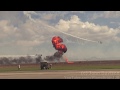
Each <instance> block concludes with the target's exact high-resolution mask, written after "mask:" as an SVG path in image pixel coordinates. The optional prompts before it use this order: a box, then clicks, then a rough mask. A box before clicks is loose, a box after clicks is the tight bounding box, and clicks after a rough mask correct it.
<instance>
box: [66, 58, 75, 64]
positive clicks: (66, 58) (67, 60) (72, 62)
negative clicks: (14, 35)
mask: <svg viewBox="0 0 120 90" xmlns="http://www.w3.org/2000/svg"><path fill="white" fill-rule="evenodd" d="M64 58H65V61H66V62H67V63H74V62H70V61H68V59H67V58H66V57H64Z"/></svg>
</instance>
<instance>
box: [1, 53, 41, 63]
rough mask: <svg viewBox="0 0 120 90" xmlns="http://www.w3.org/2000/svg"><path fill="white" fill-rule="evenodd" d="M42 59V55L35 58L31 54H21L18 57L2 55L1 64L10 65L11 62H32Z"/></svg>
mask: <svg viewBox="0 0 120 90" xmlns="http://www.w3.org/2000/svg"><path fill="white" fill-rule="evenodd" d="M41 60H42V55H37V56H36V57H35V58H32V57H31V56H29V55H28V56H25V57H24V56H21V57H18V58H12V57H0V65H10V64H32V63H39V62H40V61H41Z"/></svg>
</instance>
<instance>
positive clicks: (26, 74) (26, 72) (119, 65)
mask: <svg viewBox="0 0 120 90" xmlns="http://www.w3.org/2000/svg"><path fill="white" fill-rule="evenodd" d="M17 67H18V65H0V79H120V60H113V61H80V62H74V63H73V64H68V63H65V62H64V63H52V68H51V69H50V70H40V65H39V64H21V70H18V68H17Z"/></svg>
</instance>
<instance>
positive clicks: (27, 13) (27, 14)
mask: <svg viewBox="0 0 120 90" xmlns="http://www.w3.org/2000/svg"><path fill="white" fill-rule="evenodd" d="M23 13H24V15H26V16H27V17H28V18H29V19H30V20H31V21H33V22H36V21H35V20H34V19H33V18H32V17H31V14H35V15H38V14H37V13H35V12H34V11H23ZM39 22H40V23H41V21H39ZM41 24H42V25H44V26H46V27H49V28H51V29H53V30H55V31H56V30H57V31H58V32H61V33H63V34H65V35H68V36H71V37H74V38H77V39H80V40H85V41H90V42H97V43H100V44H102V42H101V41H93V40H89V39H85V38H81V37H78V36H75V35H72V34H69V33H66V32H63V31H60V30H58V29H56V28H54V27H52V26H49V25H46V24H43V23H41Z"/></svg>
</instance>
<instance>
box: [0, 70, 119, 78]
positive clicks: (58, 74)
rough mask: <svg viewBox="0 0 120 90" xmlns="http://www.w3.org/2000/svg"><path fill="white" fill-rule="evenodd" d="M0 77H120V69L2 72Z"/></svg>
mask: <svg viewBox="0 0 120 90" xmlns="http://www.w3.org/2000/svg"><path fill="white" fill-rule="evenodd" d="M0 79H120V70H114V71H109V70H104V71H103V70H99V71H76V70H49V71H47V70H46V71H39V72H38V71H35V72H34V71H33V72H32V71H31V72H20V71H19V72H9V73H0Z"/></svg>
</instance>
